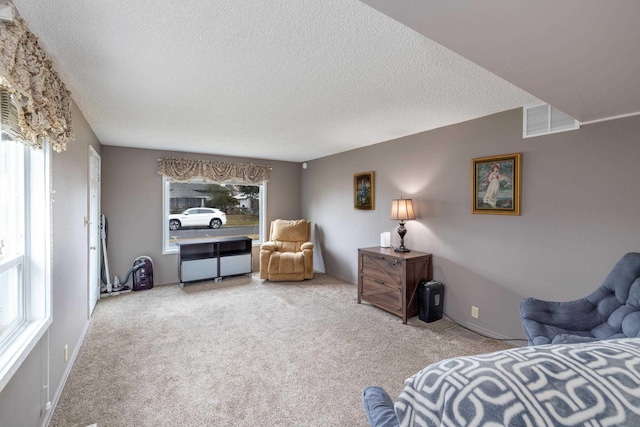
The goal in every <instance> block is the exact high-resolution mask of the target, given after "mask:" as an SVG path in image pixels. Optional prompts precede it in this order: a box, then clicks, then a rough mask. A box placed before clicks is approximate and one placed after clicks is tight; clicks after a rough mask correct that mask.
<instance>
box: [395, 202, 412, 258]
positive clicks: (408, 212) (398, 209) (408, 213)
mask: <svg viewBox="0 0 640 427" xmlns="http://www.w3.org/2000/svg"><path fill="white" fill-rule="evenodd" d="M391 219H395V220H398V221H400V227H398V234H399V235H400V246H399V247H397V248H395V249H394V250H395V251H396V252H411V251H410V250H409V249H407V248H406V247H405V246H404V235H405V234H407V229H406V228H404V222H405V221H406V220H408V219H416V216H415V214H414V213H413V202H412V200H411V199H403V198H402V197H400V198H399V199H393V200H391Z"/></svg>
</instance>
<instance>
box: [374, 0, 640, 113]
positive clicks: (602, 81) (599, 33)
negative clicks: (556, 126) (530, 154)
mask: <svg viewBox="0 0 640 427" xmlns="http://www.w3.org/2000/svg"><path fill="white" fill-rule="evenodd" d="M362 1H363V3H366V4H368V5H370V6H372V7H374V8H376V9H378V10H380V11H381V12H383V13H385V14H386V15H388V16H390V17H392V18H394V19H396V20H398V21H399V22H401V23H403V24H405V25H407V26H408V27H410V28H413V29H414V30H416V31H417V32H419V33H421V34H423V35H425V36H426V37H428V38H429V39H431V40H434V41H435V42H437V43H440V44H441V45H443V46H445V47H446V48H448V49H451V50H453V51H454V52H456V53H458V54H460V55H462V56H464V57H465V58H467V59H470V60H471V61H473V62H474V63H476V64H478V65H480V66H482V67H484V68H486V69H487V70H489V71H491V72H492V73H494V74H496V75H498V76H500V77H502V78H504V79H505V80H507V81H509V82H511V83H513V84H514V85H516V86H518V87H520V88H522V89H523V90H525V91H527V92H529V93H531V94H533V95H535V96H536V97H538V98H539V99H541V100H543V101H544V102H546V103H548V104H551V105H553V106H554V107H556V108H558V109H559V110H561V111H563V112H565V113H566V114H569V115H570V116H572V117H574V118H576V119H578V120H579V121H581V122H588V121H594V120H600V119H604V118H610V117H617V116H621V115H628V114H633V113H638V112H640V79H639V78H638V70H640V25H639V24H638V21H639V20H640V1H635V0H615V1H601V0H560V1H558V0H535V1H532V0H508V1H507V0H483V1H469V0H429V1H425V0H404V1H401V2H398V1H392V0H362Z"/></svg>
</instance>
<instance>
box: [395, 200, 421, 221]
mask: <svg viewBox="0 0 640 427" xmlns="http://www.w3.org/2000/svg"><path fill="white" fill-rule="evenodd" d="M391 219H395V220H398V221H406V220H408V219H416V215H415V214H414V213H413V202H412V200H411V199H403V198H399V199H393V200H392V201H391Z"/></svg>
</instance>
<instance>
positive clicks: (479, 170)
mask: <svg viewBox="0 0 640 427" xmlns="http://www.w3.org/2000/svg"><path fill="white" fill-rule="evenodd" d="M520 162H521V154H520V153H516V154H509V155H505V156H492V157H482V158H478V159H473V160H472V167H473V209H472V212H473V213H489V214H503V215H520Z"/></svg>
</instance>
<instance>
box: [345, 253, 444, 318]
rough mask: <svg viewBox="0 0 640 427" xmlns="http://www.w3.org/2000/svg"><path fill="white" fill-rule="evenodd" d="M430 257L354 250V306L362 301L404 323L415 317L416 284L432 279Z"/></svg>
mask: <svg viewBox="0 0 640 427" xmlns="http://www.w3.org/2000/svg"><path fill="white" fill-rule="evenodd" d="M432 271H433V267H432V265H431V254H425V253H422V252H417V251H411V252H404V253H403V252H395V251H394V250H393V248H380V247H373V248H360V249H358V304H360V302H361V301H366V302H368V303H370V304H372V305H375V306H376V307H378V308H381V309H383V310H386V311H388V312H389V313H393V314H395V315H396V316H400V317H401V318H402V323H403V324H405V325H406V324H407V318H408V317H411V316H415V315H416V314H418V311H419V306H418V292H417V290H418V284H419V283H420V282H421V281H427V280H431V279H432Z"/></svg>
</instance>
